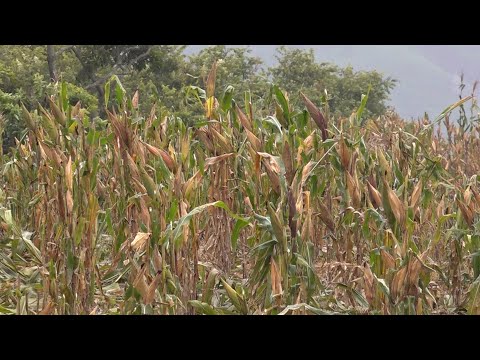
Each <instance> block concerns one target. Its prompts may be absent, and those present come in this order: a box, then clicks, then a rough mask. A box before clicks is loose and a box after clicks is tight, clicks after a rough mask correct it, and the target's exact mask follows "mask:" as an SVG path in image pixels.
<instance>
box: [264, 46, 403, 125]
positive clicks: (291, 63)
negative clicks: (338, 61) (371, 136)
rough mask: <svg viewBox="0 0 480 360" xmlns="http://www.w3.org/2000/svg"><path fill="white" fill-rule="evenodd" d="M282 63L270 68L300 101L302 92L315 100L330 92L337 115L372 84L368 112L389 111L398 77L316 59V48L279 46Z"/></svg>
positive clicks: (350, 108)
mask: <svg viewBox="0 0 480 360" xmlns="http://www.w3.org/2000/svg"><path fill="white" fill-rule="evenodd" d="M277 53H278V54H277V55H276V58H277V60H278V64H277V65H276V66H273V67H271V68H269V73H270V75H271V76H272V79H273V81H274V82H275V83H277V84H279V86H280V87H282V88H284V89H285V90H287V92H288V93H290V97H291V99H292V101H293V102H296V101H297V102H298V101H299V97H298V95H299V92H300V91H302V92H303V93H305V94H306V95H307V96H308V97H309V98H310V99H311V100H312V101H314V102H316V103H319V104H320V103H322V102H323V101H324V99H325V96H324V95H325V90H326V91H327V93H328V95H329V96H328V98H327V100H328V104H329V107H330V111H331V112H332V113H333V114H335V115H341V116H349V115H350V114H351V113H352V111H354V110H355V109H356V108H357V107H358V106H359V105H360V101H361V97H362V94H366V93H367V91H368V89H369V87H370V86H371V90H370V94H369V98H368V102H367V106H366V110H365V114H366V116H378V115H380V114H382V113H383V112H385V110H386V102H387V101H388V100H389V95H390V92H391V90H392V89H393V88H394V86H395V82H396V80H393V79H391V78H384V77H383V75H382V74H380V73H379V72H377V71H359V72H354V71H353V68H352V67H346V68H340V67H338V66H336V65H333V64H329V63H318V62H316V61H315V56H314V53H313V50H312V49H310V50H302V49H290V48H286V47H284V46H282V47H279V48H278V49H277Z"/></svg>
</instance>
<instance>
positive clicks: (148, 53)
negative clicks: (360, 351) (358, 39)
mask: <svg viewBox="0 0 480 360" xmlns="http://www.w3.org/2000/svg"><path fill="white" fill-rule="evenodd" d="M185 49H186V46H179V45H23V46H18V45H3V46H0V114H1V116H0V120H1V124H0V125H1V126H0V128H1V130H2V131H3V149H4V151H5V150H7V149H8V148H9V147H10V146H12V145H13V144H14V139H15V137H16V138H21V137H22V134H23V133H24V129H25V124H24V123H23V121H22V120H21V103H23V104H25V106H26V107H27V109H29V110H35V109H37V108H38V104H40V105H46V104H47V98H48V97H49V96H50V95H53V94H56V93H58V87H59V86H60V85H59V84H60V83H61V82H65V83H66V86H67V90H68V94H69V101H70V103H71V104H76V103H77V102H78V101H80V102H81V103H82V106H84V107H85V108H86V109H87V110H88V111H89V113H90V114H89V115H90V118H92V119H93V118H95V117H100V118H103V117H104V116H105V113H104V109H105V105H109V104H105V83H106V82H107V81H108V80H109V79H111V78H112V76H118V77H119V78H120V80H121V82H122V84H123V86H124V87H125V89H126V90H127V92H129V93H134V92H135V91H136V90H138V92H139V94H140V96H141V97H142V101H141V104H142V105H141V106H143V107H144V109H141V110H145V111H147V110H149V109H150V108H151V107H152V105H153V103H156V104H157V106H156V111H157V112H159V114H158V115H161V116H163V115H167V114H171V113H174V114H175V115H177V116H178V117H180V118H181V119H182V120H183V121H187V122H189V121H194V119H195V116H201V115H202V114H203V111H202V108H201V103H202V101H201V100H202V98H203V96H204V94H203V93H202V90H201V89H202V88H204V85H205V83H206V80H207V79H206V78H207V75H208V72H209V70H210V68H211V65H212V63H213V62H214V61H215V60H219V62H218V67H217V87H216V92H220V93H221V92H224V91H229V92H232V93H233V94H234V95H235V97H243V94H244V93H245V92H248V93H249V94H250V99H252V100H254V101H255V103H256V104H257V108H256V109H255V110H256V111H258V112H259V114H261V111H262V107H264V110H268V107H269V106H271V102H270V100H271V84H272V83H276V84H281V87H282V89H283V90H285V91H286V92H287V94H288V96H289V97H290V101H291V103H292V104H295V103H297V102H298V101H299V100H300V99H299V92H300V91H302V92H303V93H304V94H306V95H307V96H309V98H310V99H312V101H314V102H315V103H317V104H319V105H323V106H324V107H325V108H326V109H327V111H329V112H330V113H331V114H333V115H341V116H349V115H350V114H351V112H352V111H354V109H356V108H357V107H358V106H359V104H360V101H361V97H362V94H366V93H367V92H368V91H369V97H368V103H367V106H366V110H365V111H366V115H367V116H376V115H380V114H382V113H383V112H384V111H385V110H386V101H387V100H388V99H389V94H390V92H391V90H392V89H393V88H394V86H395V82H396V81H395V80H394V79H391V78H389V77H384V76H383V75H382V74H381V73H379V72H376V71H368V72H366V71H354V70H353V69H352V68H351V67H346V68H342V67H339V66H336V65H334V64H330V63H319V62H317V61H316V60H315V57H314V53H313V50H301V49H290V48H286V47H279V48H277V51H276V58H277V61H276V63H275V65H273V66H270V67H267V66H266V65H265V64H264V63H263V62H262V60H261V59H260V58H258V57H255V56H253V55H252V54H251V49H248V48H227V47H226V46H223V45H218V46H210V47H208V48H205V49H204V50H202V51H200V52H199V53H197V54H193V55H190V56H187V55H185ZM227 87H228V89H227ZM369 89H370V90H369ZM233 94H232V95H233ZM198 100H200V101H198ZM110 101H111V100H110ZM192 103H193V104H195V103H197V104H198V106H197V108H196V107H195V106H192ZM272 106H273V105H272Z"/></svg>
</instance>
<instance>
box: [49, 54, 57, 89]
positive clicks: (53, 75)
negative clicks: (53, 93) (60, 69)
mask: <svg viewBox="0 0 480 360" xmlns="http://www.w3.org/2000/svg"><path fill="white" fill-rule="evenodd" d="M47 62H48V72H49V73H50V81H51V82H57V69H56V68H55V62H56V59H55V49H54V48H53V45H47Z"/></svg>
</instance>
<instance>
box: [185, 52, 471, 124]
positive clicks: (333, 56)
mask: <svg viewBox="0 0 480 360" xmlns="http://www.w3.org/2000/svg"><path fill="white" fill-rule="evenodd" d="M205 46H206V45H192V46H189V47H188V48H187V50H186V53H187V54H192V53H195V52H197V51H200V50H201V49H203V48H204V47H205ZM276 47H277V46H275V45H252V46H250V48H251V49H252V53H253V54H254V55H255V56H258V57H260V58H261V59H262V60H263V61H264V62H265V64H266V65H267V66H269V65H273V64H275V62H276V59H275V56H274V55H275V48H276ZM292 47H297V48H312V49H314V52H315V56H316V58H317V60H318V61H322V62H323V61H326V62H332V63H335V64H337V65H340V66H346V65H352V66H353V67H354V69H355V70H373V69H375V70H377V71H379V72H382V73H383V74H385V75H386V76H391V77H393V78H395V79H397V80H398V81H399V83H398V84H397V87H396V88H395V90H394V91H393V93H392V95H391V102H390V104H391V105H392V106H394V107H395V109H396V110H397V111H398V113H399V114H400V115H401V116H402V117H405V118H417V117H419V116H422V115H423V114H424V112H427V113H428V114H429V115H430V117H435V116H437V115H438V114H440V113H441V112H442V111H443V110H444V109H445V108H446V107H447V106H448V105H450V104H452V103H454V102H455V101H457V100H458V94H459V90H458V85H459V79H460V77H459V74H460V73H461V72H462V71H463V72H464V73H465V80H466V81H467V84H468V86H467V88H466V89H465V90H464V94H467V92H468V91H471V85H472V83H473V81H474V80H476V79H480V46H478V45H298V46H292Z"/></svg>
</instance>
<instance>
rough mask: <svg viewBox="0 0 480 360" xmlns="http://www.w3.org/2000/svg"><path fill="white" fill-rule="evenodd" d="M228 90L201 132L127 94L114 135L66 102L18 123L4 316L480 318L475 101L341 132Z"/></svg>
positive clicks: (11, 166) (322, 112)
mask: <svg viewBox="0 0 480 360" xmlns="http://www.w3.org/2000/svg"><path fill="white" fill-rule="evenodd" d="M215 73H216V66H215V64H214V65H213V67H212V69H211V71H210V74H209V76H208V79H207V81H206V89H196V91H197V100H198V101H199V102H201V103H202V106H203V110H204V115H203V117H202V119H201V120H199V121H196V122H194V123H193V124H190V125H187V122H185V121H184V120H182V119H180V118H176V117H174V116H164V117H158V116H157V115H156V114H157V112H156V109H155V107H153V108H152V111H151V112H150V113H149V114H140V113H139V110H138V107H139V105H138V104H139V98H140V97H141V94H140V96H139V94H138V92H136V93H135V94H134V95H133V97H132V96H131V95H130V96H129V95H128V94H126V92H125V91H124V89H123V87H122V85H121V83H120V81H119V80H118V79H116V78H112V79H111V80H110V81H109V82H108V83H107V84H106V86H105V98H106V101H105V103H106V104H108V103H109V99H110V98H111V97H112V98H113V99H114V100H115V103H116V104H115V106H111V107H110V108H109V109H107V115H108V117H107V118H106V119H105V120H98V119H96V120H93V119H90V118H89V117H88V113H87V112H86V110H85V109H83V108H82V105H81V104H80V103H77V104H76V105H75V106H72V105H70V104H69V101H68V94H67V93H66V87H65V86H61V89H60V90H59V95H58V96H57V97H55V98H54V97H52V98H50V99H49V107H48V109H45V108H44V107H42V106H41V105H39V107H38V109H36V110H34V111H28V110H27V109H26V108H25V107H24V108H23V120H24V121H25V124H26V126H27V128H28V132H27V133H26V135H25V136H24V137H23V138H22V139H18V140H17V145H16V147H15V148H14V149H12V152H11V153H9V154H2V159H1V164H0V166H1V170H2V174H1V180H0V181H1V183H0V185H1V187H0V188H1V190H0V219H1V222H0V312H1V313H4V314H58V315H61V314H159V315H169V314H207V315H216V314H243V315H245V314H258V315H292V314H320V315H322V314H325V315H327V314H391V315H399V314H480V277H479V274H480V222H479V219H480V217H479V216H478V214H479V212H480V184H479V180H480V178H479V177H478V175H477V174H479V171H480V161H479V160H478V154H479V153H480V126H478V124H477V123H475V122H471V121H468V119H467V115H466V112H465V110H464V105H465V104H466V103H468V102H471V103H472V104H473V106H476V105H475V99H474V98H473V97H472V96H468V97H464V98H462V99H461V100H459V101H458V102H457V103H455V104H453V105H451V106H450V107H448V108H447V109H445V111H444V112H443V113H442V114H441V115H440V116H439V117H438V118H436V119H435V120H433V121H430V120H428V119H423V120H419V121H411V122H407V121H403V120H402V119H400V118H398V117H397V116H396V115H394V114H390V115H385V116H383V117H380V118H378V119H366V118H364V117H363V116H362V113H363V109H364V108H365V104H366V102H367V101H368V95H366V96H364V97H363V98H362V103H361V105H360V107H359V108H358V109H356V111H355V112H353V113H352V115H351V116H350V117H349V118H340V119H336V118H332V117H330V115H329V111H328V105H326V104H324V105H321V104H314V103H312V102H311V101H310V100H309V99H308V98H307V97H306V96H304V95H302V99H303V103H301V104H295V106H294V105H293V104H291V103H290V102H289V98H288V94H286V93H285V92H283V91H282V90H281V88H279V87H277V86H273V87H272V94H271V102H270V103H269V104H268V105H265V104H264V103H262V104H259V105H256V104H254V103H252V100H251V99H250V97H249V94H248V93H247V94H246V95H245V99H242V101H241V103H240V102H235V100H233V99H232V94H233V91H232V88H231V87H229V88H227V89H226V90H225V91H224V92H223V93H222V94H221V95H219V96H218V98H217V97H215V94H216V93H219V91H217V92H215ZM111 87H112V90H113V91H112V93H111ZM217 90H218V89H217ZM220 90H221V89H220ZM198 94H200V95H198ZM454 109H456V110H460V114H461V121H458V122H457V121H453V120H451V119H450V117H451V115H452V114H453V110H454ZM462 119H463V120H462ZM2 126H3V125H2ZM442 132H443V133H442Z"/></svg>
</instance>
